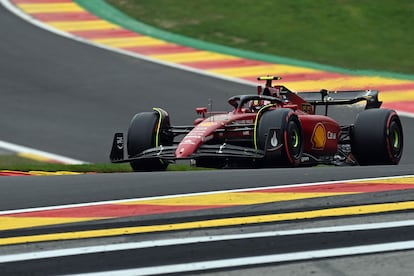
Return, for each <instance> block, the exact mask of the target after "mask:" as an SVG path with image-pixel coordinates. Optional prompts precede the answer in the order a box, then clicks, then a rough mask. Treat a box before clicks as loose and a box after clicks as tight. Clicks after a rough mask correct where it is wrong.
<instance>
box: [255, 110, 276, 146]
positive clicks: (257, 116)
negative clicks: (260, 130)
mask: <svg viewBox="0 0 414 276" xmlns="http://www.w3.org/2000/svg"><path fill="white" fill-rule="evenodd" d="M272 106H274V105H273V104H268V105H265V106H263V107H262V108H260V109H259V111H258V112H257V114H256V119H255V120H254V129H253V144H254V149H255V150H257V122H258V119H259V115H260V113H261V112H262V111H264V110H265V109H267V108H269V107H272Z"/></svg>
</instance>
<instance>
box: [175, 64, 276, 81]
mask: <svg viewBox="0 0 414 276" xmlns="http://www.w3.org/2000/svg"><path fill="white" fill-rule="evenodd" d="M181 64H183V65H187V66H190V67H194V68H197V69H222V68H232V67H246V66H261V65H271V64H270V63H266V62H262V61H257V60H248V59H234V60H217V61H195V62H183V63H181ZM256 78H257V76H256Z"/></svg>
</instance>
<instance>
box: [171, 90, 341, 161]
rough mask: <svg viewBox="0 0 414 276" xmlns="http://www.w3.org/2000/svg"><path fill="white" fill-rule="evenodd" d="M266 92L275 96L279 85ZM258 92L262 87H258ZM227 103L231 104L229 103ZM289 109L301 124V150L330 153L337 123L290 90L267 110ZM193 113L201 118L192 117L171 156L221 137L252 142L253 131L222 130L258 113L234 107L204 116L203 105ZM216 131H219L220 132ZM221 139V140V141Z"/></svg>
mask: <svg viewBox="0 0 414 276" xmlns="http://www.w3.org/2000/svg"><path fill="white" fill-rule="evenodd" d="M265 89H269V90H268V92H270V94H271V95H272V96H273V95H277V94H278V93H279V91H280V89H281V87H279V86H275V87H266V88H265ZM258 91H259V93H261V92H262V89H258ZM230 104H232V103H231V102H230ZM276 108H290V109H292V110H293V111H294V112H295V113H296V114H297V115H298V118H299V120H300V122H301V125H302V131H303V137H304V152H305V153H309V154H312V155H314V156H326V155H334V154H335V153H336V152H337V150H338V140H339V137H340V131H341V128H340V125H339V124H338V123H337V122H336V121H335V120H333V119H331V118H330V117H327V116H322V115H315V114H313V109H312V106H311V105H310V104H308V103H307V102H306V101H305V100H303V99H302V98H301V97H299V96H298V95H296V94H294V93H290V94H288V95H287V98H285V99H284V100H283V101H282V102H280V103H277V104H273V106H272V107H271V108H269V109H276ZM196 111H197V113H199V114H202V116H203V118H198V119H196V120H195V122H194V124H195V127H194V129H192V130H191V131H190V132H189V133H188V134H187V135H186V136H185V137H184V138H183V139H182V140H181V142H180V143H179V145H178V147H177V149H176V151H175V156H176V158H187V157H189V156H191V155H192V154H193V153H195V152H196V151H197V149H198V148H199V147H200V146H201V145H203V144H206V143H209V142H214V143H215V144H218V143H220V142H223V141H224V139H226V140H227V141H228V140H231V139H240V138H246V140H252V141H253V135H254V133H253V131H251V130H246V131H237V132H234V133H232V132H226V134H225V137H224V129H225V128H228V127H231V126H232V125H234V124H236V125H238V124H239V125H245V124H248V125H249V124H250V125H254V124H255V123H256V120H257V118H258V113H255V112H252V111H251V110H249V109H247V108H245V107H241V106H238V107H236V105H235V109H234V110H233V111H231V112H228V113H221V114H210V115H211V116H209V117H207V118H206V114H207V108H197V109H196ZM218 130H223V131H222V132H220V131H218ZM221 140H222V141H221Z"/></svg>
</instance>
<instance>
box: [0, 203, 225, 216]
mask: <svg viewBox="0 0 414 276" xmlns="http://www.w3.org/2000/svg"><path fill="white" fill-rule="evenodd" d="M222 207H229V206H228V205H226V206H222V205H203V206H191V205H188V206H176V205H173V206H171V205H151V204H148V205H146V204H142V205H141V204H139V205H138V204H131V205H128V204H104V205H98V206H86V207H76V208H67V209H59V210H50V211H37V212H28V213H21V214H8V215H2V216H3V217H24V218H31V217H47V218H49V217H55V218H88V217H94V218H109V217H128V216H140V215H152V214H164V213H174V212H183V211H194V210H203V209H213V208H222Z"/></svg>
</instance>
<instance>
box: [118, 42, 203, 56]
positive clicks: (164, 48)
mask: <svg viewBox="0 0 414 276" xmlns="http://www.w3.org/2000/svg"><path fill="white" fill-rule="evenodd" d="M123 49H124V50H128V51H131V52H135V53H139V54H143V55H159V54H176V53H191V52H196V51H197V50H196V49H193V48H190V47H186V46H181V45H176V44H165V45H158V46H142V47H141V46H140V47H125V48H123Z"/></svg>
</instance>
